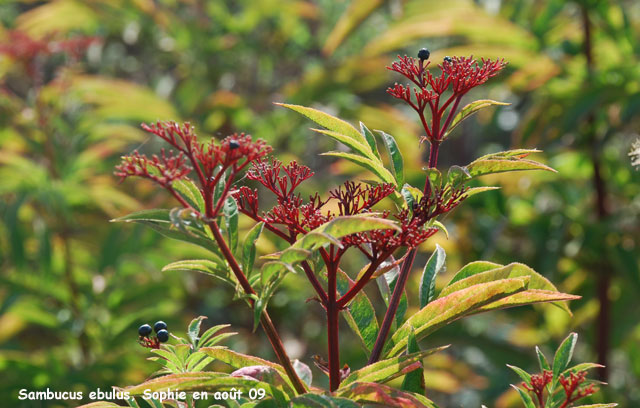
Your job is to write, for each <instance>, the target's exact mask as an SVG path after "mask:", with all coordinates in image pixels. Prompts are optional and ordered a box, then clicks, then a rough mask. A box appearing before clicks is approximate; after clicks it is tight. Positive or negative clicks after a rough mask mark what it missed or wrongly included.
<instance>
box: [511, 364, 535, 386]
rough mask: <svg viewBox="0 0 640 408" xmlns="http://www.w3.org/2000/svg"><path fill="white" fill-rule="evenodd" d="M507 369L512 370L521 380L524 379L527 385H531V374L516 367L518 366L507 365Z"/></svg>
mask: <svg viewBox="0 0 640 408" xmlns="http://www.w3.org/2000/svg"><path fill="white" fill-rule="evenodd" d="M507 367H509V368H510V369H512V370H513V371H514V372H515V373H516V374H518V376H519V377H520V378H522V381H524V382H525V383H527V384H530V383H531V374H529V373H528V372H526V371H524V370H523V369H522V368H520V367H516V366H513V365H509V364H507Z"/></svg>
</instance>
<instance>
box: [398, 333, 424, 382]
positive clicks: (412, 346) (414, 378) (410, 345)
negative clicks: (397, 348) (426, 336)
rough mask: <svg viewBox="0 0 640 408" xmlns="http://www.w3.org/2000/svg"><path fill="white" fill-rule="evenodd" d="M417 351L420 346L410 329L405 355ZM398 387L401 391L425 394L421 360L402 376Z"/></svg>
mask: <svg viewBox="0 0 640 408" xmlns="http://www.w3.org/2000/svg"><path fill="white" fill-rule="evenodd" d="M418 352H420V346H419V345H418V341H417V340H416V334H415V332H414V331H413V330H412V331H411V333H410V334H409V341H408V342H407V355H409V354H412V353H418ZM400 389H401V390H403V391H410V392H415V393H417V394H420V395H424V394H425V382H424V365H423V364H422V362H421V363H420V367H419V368H418V369H416V370H414V371H411V372H410V373H407V375H405V376H404V380H402V386H401V387H400Z"/></svg>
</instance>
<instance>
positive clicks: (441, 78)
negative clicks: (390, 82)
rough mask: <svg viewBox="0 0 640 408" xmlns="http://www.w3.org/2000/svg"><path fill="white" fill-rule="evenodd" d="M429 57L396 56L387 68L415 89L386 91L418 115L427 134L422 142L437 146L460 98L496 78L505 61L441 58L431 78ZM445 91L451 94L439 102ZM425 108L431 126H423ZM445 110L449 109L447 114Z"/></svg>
mask: <svg viewBox="0 0 640 408" xmlns="http://www.w3.org/2000/svg"><path fill="white" fill-rule="evenodd" d="M429 56H430V53H429V51H427V50H426V49H422V50H420V52H418V58H417V59H416V58H413V57H408V56H406V55H405V56H404V57H401V56H398V60H397V61H395V62H394V63H393V64H391V66H390V67H387V68H388V69H389V70H391V71H395V72H397V73H399V74H402V75H403V76H404V77H405V78H407V79H408V80H410V81H411V82H412V83H413V84H414V85H415V86H414V87H412V86H411V85H409V84H407V85H401V84H398V83H396V84H394V86H393V87H390V88H389V89H388V90H387V92H388V93H389V94H391V95H392V96H394V97H395V98H398V99H401V100H403V101H405V102H406V103H407V104H408V105H409V106H411V107H412V108H413V109H414V110H415V111H416V112H417V113H418V115H419V116H420V120H421V121H422V125H423V127H424V129H425V132H426V133H427V136H426V139H427V140H429V141H430V142H431V143H434V142H435V143H438V142H440V141H441V140H442V136H443V135H444V133H445V131H446V129H447V128H448V127H449V125H450V124H451V120H452V119H453V117H454V114H455V111H456V109H457V107H458V104H459V102H460V100H461V99H462V97H463V96H464V95H465V94H466V93H467V92H469V91H470V90H471V89H473V88H475V87H476V86H478V85H482V84H484V83H485V82H487V80H488V79H489V78H491V77H494V76H496V75H497V74H498V73H499V72H500V71H501V70H502V69H503V68H504V67H505V65H506V62H505V61H504V60H503V59H499V60H495V61H492V60H489V59H484V58H483V59H482V60H481V61H482V63H481V64H479V63H478V62H477V61H476V60H475V59H473V57H445V59H444V60H443V62H442V63H441V64H439V65H438V67H439V68H440V75H437V76H434V75H433V74H431V72H430V71H429V69H428V67H429V64H430V62H429V61H427V60H428V59H429ZM449 90H450V91H451V93H450V95H449V96H448V98H446V100H445V99H444V98H443V99H441V98H442V96H443V94H445V92H447V91H449ZM427 107H429V108H430V111H431V123H427V119H426V117H425V110H426V108H427ZM449 107H451V109H449V110H448V111H447V109H448V108H449ZM447 112H448V114H447ZM445 114H446V117H445Z"/></svg>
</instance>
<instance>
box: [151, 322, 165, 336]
mask: <svg viewBox="0 0 640 408" xmlns="http://www.w3.org/2000/svg"><path fill="white" fill-rule="evenodd" d="M166 329H167V324H166V323H165V322H163V321H162V320H160V321H158V322H156V324H154V325H153V330H155V331H156V333H160V330H166Z"/></svg>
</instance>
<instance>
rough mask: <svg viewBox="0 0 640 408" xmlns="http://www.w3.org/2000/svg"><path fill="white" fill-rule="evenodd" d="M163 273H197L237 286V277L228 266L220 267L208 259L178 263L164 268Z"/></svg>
mask: <svg viewBox="0 0 640 408" xmlns="http://www.w3.org/2000/svg"><path fill="white" fill-rule="evenodd" d="M162 271H163V272H172V271H195V272H201V273H205V274H207V275H210V276H213V277H214V278H217V279H219V280H221V281H223V282H225V283H228V284H229V285H231V286H233V287H235V286H236V284H237V281H236V277H235V275H234V274H233V273H232V272H231V270H230V269H229V268H227V267H226V266H223V265H220V264H218V263H216V262H213V261H210V260H208V259H190V260H185V261H176V262H172V263H170V264H168V265H166V266H165V267H164V268H162Z"/></svg>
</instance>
